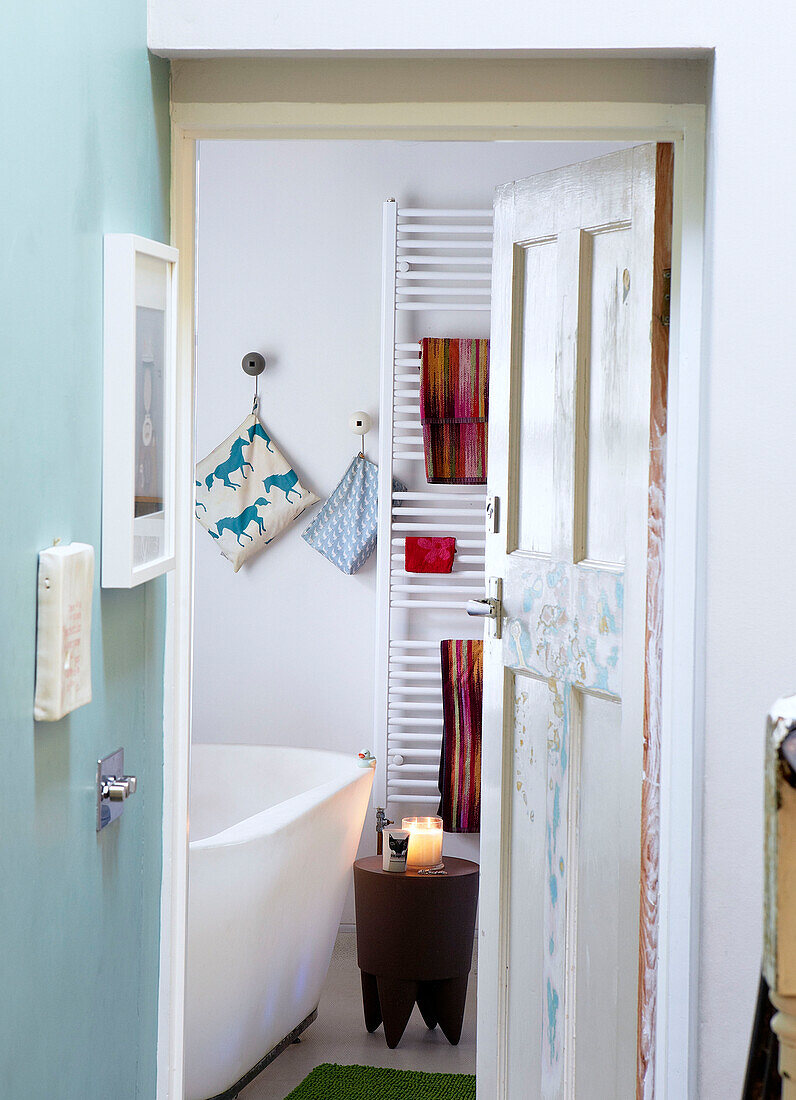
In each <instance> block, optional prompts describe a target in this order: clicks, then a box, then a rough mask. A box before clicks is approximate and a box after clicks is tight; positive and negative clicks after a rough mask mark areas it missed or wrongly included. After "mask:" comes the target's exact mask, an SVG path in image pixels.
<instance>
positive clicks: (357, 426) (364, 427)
mask: <svg viewBox="0 0 796 1100" xmlns="http://www.w3.org/2000/svg"><path fill="white" fill-rule="evenodd" d="M348 426H349V428H350V429H351V431H352V432H353V433H354V435H367V434H368V432H369V431H370V429H371V428H372V427H373V421H372V420H371V419H370V417H369V416H368V414H367V413H366V412H355V413H351V415H350V416H349V418H348Z"/></svg>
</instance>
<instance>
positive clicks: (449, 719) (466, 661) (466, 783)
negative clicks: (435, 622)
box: [439, 640, 484, 833]
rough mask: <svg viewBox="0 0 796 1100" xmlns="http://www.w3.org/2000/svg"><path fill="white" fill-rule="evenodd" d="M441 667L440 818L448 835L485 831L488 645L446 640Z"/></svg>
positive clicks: (441, 646) (478, 642)
mask: <svg viewBox="0 0 796 1100" xmlns="http://www.w3.org/2000/svg"><path fill="white" fill-rule="evenodd" d="M440 659H441V663H442V754H441V757H440V765H439V789H440V794H441V795H442V799H441V801H440V806H439V815H440V817H441V818H442V827H443V829H444V830H445V831H446V832H448V833H477V832H479V830H480V828H481V707H482V702H483V696H484V643H483V642H482V641H475V640H473V641H462V640H446V641H443V642H441V643H440Z"/></svg>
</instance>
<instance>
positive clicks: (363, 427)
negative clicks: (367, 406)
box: [348, 411, 373, 458]
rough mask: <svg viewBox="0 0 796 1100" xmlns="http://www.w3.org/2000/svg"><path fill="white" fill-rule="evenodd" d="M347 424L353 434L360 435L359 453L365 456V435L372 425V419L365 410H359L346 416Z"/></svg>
mask: <svg viewBox="0 0 796 1100" xmlns="http://www.w3.org/2000/svg"><path fill="white" fill-rule="evenodd" d="M348 426H349V428H350V429H351V431H352V432H353V433H354V435H358V436H359V437H360V440H361V443H360V449H359V453H360V454H361V455H362V457H363V458H364V457H365V436H366V435H367V434H368V432H369V431H370V429H371V427H372V426H373V421H372V420H371V418H370V416H369V415H368V414H367V413H366V412H361V411H360V412H355V413H351V415H350V416H349V418H348Z"/></svg>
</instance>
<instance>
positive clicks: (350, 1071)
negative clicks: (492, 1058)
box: [285, 1062, 475, 1100]
mask: <svg viewBox="0 0 796 1100" xmlns="http://www.w3.org/2000/svg"><path fill="white" fill-rule="evenodd" d="M285 1100H475V1076H474V1075H472V1074H469V1073H417V1072H416V1071H415V1070H406V1069H379V1068H378V1067H375V1066H334V1065H331V1064H330V1063H328V1062H327V1063H326V1064H325V1065H322V1066H317V1067H316V1068H315V1069H314V1070H313V1071H312V1073H311V1074H310V1075H309V1077H305V1078H304V1080H303V1081H302V1082H301V1084H300V1085H299V1086H298V1088H295V1089H293V1091H292V1092H291V1093H290V1095H289V1096H286V1097H285Z"/></svg>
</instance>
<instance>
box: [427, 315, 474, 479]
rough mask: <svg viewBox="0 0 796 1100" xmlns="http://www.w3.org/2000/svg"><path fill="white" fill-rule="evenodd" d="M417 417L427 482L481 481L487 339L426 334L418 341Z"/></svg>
mask: <svg viewBox="0 0 796 1100" xmlns="http://www.w3.org/2000/svg"><path fill="white" fill-rule="evenodd" d="M421 349H422V351H421V364H420V420H421V422H422V425H423V450H424V452H425V458H426V481H428V483H429V484H431V485H438V484H449V485H484V484H486V447H487V415H488V402H489V341H488V340H471V339H465V338H453V337H426V338H425V339H424V340H423V342H422V345H421Z"/></svg>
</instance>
